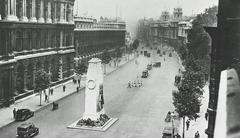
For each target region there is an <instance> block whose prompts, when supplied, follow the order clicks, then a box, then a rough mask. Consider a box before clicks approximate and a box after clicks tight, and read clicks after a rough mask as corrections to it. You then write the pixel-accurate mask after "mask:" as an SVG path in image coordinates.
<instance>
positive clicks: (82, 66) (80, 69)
mask: <svg viewBox="0 0 240 138" xmlns="http://www.w3.org/2000/svg"><path fill="white" fill-rule="evenodd" d="M86 72H87V66H85V64H84V63H81V64H79V65H78V66H76V67H75V73H76V75H78V76H79V83H78V85H79V87H80V82H81V78H82V77H81V76H82V75H83V73H86Z"/></svg>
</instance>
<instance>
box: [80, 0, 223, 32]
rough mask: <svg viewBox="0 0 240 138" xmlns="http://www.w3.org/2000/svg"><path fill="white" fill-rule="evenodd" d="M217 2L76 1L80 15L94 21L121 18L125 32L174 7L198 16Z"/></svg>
mask: <svg viewBox="0 0 240 138" xmlns="http://www.w3.org/2000/svg"><path fill="white" fill-rule="evenodd" d="M213 5H218V0H76V2H75V9H76V7H78V10H79V13H80V14H82V15H83V14H85V15H86V14H87V15H88V16H92V17H94V18H96V19H99V17H100V16H103V17H116V15H118V16H121V17H122V18H123V19H124V20H125V21H126V23H127V30H128V31H130V32H133V31H134V29H135V26H136V23H137V21H138V19H140V18H143V17H146V18H151V17H152V18H159V16H160V15H161V12H162V11H163V10H168V11H169V12H170V13H172V12H173V8H174V7H179V6H180V7H182V8H183V14H184V15H192V14H198V13H201V12H203V11H204V9H205V8H208V7H210V6H213Z"/></svg>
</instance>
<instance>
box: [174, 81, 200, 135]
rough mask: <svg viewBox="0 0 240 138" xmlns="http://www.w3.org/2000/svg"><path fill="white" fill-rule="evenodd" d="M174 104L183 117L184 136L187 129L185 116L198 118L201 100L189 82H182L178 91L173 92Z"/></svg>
mask: <svg viewBox="0 0 240 138" xmlns="http://www.w3.org/2000/svg"><path fill="white" fill-rule="evenodd" d="M173 105H174V107H175V110H176V112H177V113H178V114H179V117H182V118H183V136H182V137H183V138H184V133H185V132H184V130H185V117H188V118H190V119H193V118H195V119H196V118H197V117H199V115H198V114H197V113H198V112H199V107H200V105H201V101H200V100H199V95H197V94H196V93H195V92H194V90H193V89H192V88H191V87H190V85H189V84H185V83H182V84H181V85H180V86H179V87H178V91H176V92H173Z"/></svg>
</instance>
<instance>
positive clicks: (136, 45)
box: [132, 39, 139, 49]
mask: <svg viewBox="0 0 240 138" xmlns="http://www.w3.org/2000/svg"><path fill="white" fill-rule="evenodd" d="M138 46H139V40H138V39H135V40H134V41H133V44H132V47H133V49H137V48H138Z"/></svg>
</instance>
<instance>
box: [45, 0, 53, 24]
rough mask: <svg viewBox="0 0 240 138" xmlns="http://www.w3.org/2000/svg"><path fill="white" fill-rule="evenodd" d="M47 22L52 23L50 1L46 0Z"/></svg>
mask: <svg viewBox="0 0 240 138" xmlns="http://www.w3.org/2000/svg"><path fill="white" fill-rule="evenodd" d="M46 15H47V20H46V22H47V23H52V18H51V2H50V1H47V14H46Z"/></svg>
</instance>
